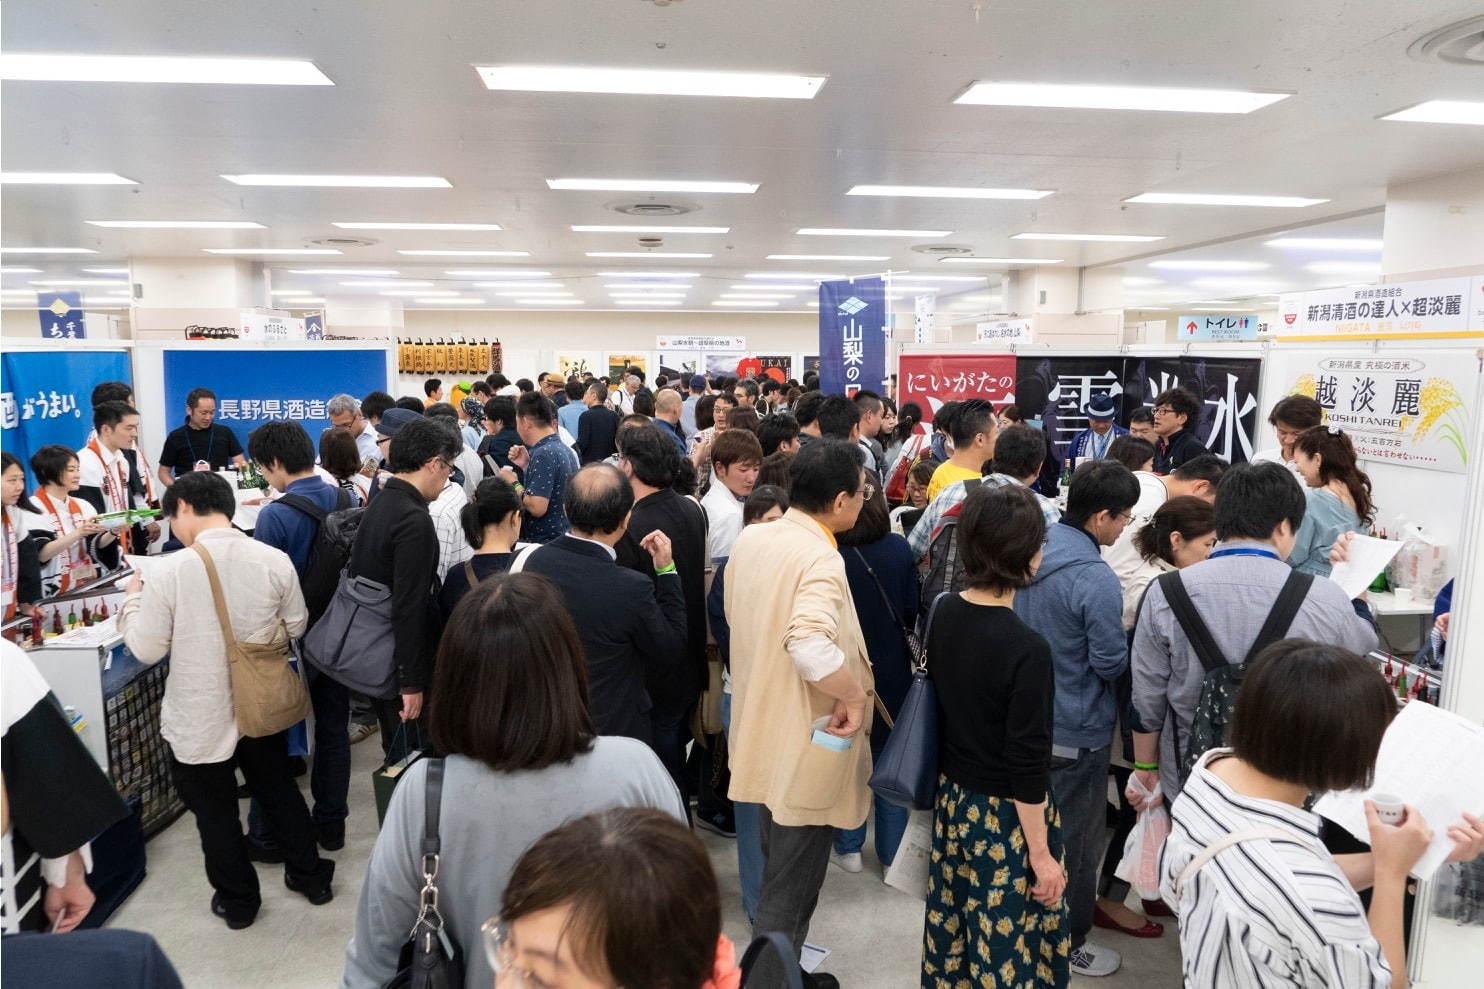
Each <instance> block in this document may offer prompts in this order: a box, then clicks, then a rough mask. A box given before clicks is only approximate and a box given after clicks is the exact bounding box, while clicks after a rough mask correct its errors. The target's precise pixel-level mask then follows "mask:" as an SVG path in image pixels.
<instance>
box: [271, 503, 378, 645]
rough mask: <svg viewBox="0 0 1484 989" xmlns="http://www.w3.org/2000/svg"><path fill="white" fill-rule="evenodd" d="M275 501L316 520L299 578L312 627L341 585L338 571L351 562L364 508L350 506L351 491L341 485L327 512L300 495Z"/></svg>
mask: <svg viewBox="0 0 1484 989" xmlns="http://www.w3.org/2000/svg"><path fill="white" fill-rule="evenodd" d="M277 503H278V504H280V505H287V506H288V507H290V508H292V509H294V510H295V511H298V512H302V513H303V514H305V515H308V516H309V517H310V518H312V519H314V522H315V534H314V542H313V544H311V546H310V547H309V562H307V563H306V564H305V565H304V574H303V576H302V577H300V578H299V586H300V588H302V589H303V591H304V604H305V605H306V606H307V607H308V609H309V626H308V627H310V628H313V627H314V623H315V622H317V621H319V620H320V616H322V615H323V614H324V613H325V609H326V608H328V607H329V606H330V599H331V598H332V597H334V596H335V588H336V587H339V586H340V573H341V571H343V570H344V569H345V567H346V564H348V563H349V562H350V548H351V546H352V545H354V543H355V541H356V532H357V531H359V530H360V528H361V516H362V515H364V514H365V512H366V510H365V509H364V508H359V507H354V506H352V505H351V503H350V493H349V492H348V491H346V490H345V489H344V488H340V489H339V490H338V491H337V492H336V497H335V508H334V509H333V510H332V511H326V510H325V509H323V508H321V507H319V506H318V505H316V504H315V503H314V502H312V501H310V500H309V499H308V498H305V497H304V496H303V495H295V494H286V495H284V496H283V497H282V498H279V499H278V502H277Z"/></svg>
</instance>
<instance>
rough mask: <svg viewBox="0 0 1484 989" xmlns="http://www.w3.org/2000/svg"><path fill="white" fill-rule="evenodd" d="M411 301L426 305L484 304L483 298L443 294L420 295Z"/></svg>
mask: <svg viewBox="0 0 1484 989" xmlns="http://www.w3.org/2000/svg"><path fill="white" fill-rule="evenodd" d="M412 301H413V302H416V303H419V304H421V305H427V306H441V305H461V306H482V305H484V300H483V299H472V298H463V297H453V296H443V295H430V296H422V297H420V298H416V299H413V300H412Z"/></svg>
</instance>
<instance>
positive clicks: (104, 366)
mask: <svg viewBox="0 0 1484 989" xmlns="http://www.w3.org/2000/svg"><path fill="white" fill-rule="evenodd" d="M4 369H5V374H4V381H3V383H0V426H3V427H4V442H3V444H0V445H3V446H4V447H5V449H7V450H9V451H10V452H11V453H13V454H15V455H16V456H17V457H19V458H20V459H21V463H22V464H24V465H26V474H27V476H28V477H29V478H30V480H29V481H28V482H27V484H26V490H27V491H33V490H35V488H36V478H35V477H34V476H31V454H33V453H35V452H36V451H37V450H39V449H41V448H42V447H44V446H47V445H48V444H51V443H60V444H61V445H62V446H65V447H68V448H70V449H73V450H76V449H79V448H80V447H81V446H82V445H83V441H85V440H86V439H87V438H88V433H89V432H90V431H91V430H92V428H93V406H92V396H93V388H94V387H95V386H97V385H99V384H102V383H103V382H105V381H127V382H132V381H133V376H132V375H131V374H130V372H129V355H128V354H127V353H126V352H125V351H122V350H83V351H72V352H68V351H56V350H48V351H39V350H38V351H31V350H21V351H12V352H9V353H7V354H5V358H4Z"/></svg>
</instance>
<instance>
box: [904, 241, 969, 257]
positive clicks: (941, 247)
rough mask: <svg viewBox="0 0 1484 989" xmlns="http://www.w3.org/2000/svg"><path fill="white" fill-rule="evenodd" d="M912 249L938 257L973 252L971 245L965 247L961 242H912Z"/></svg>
mask: <svg viewBox="0 0 1484 989" xmlns="http://www.w3.org/2000/svg"><path fill="white" fill-rule="evenodd" d="M912 250H913V251H915V252H916V253H918V254H929V255H932V256H933V257H938V258H946V257H952V256H954V255H955V254H973V253H974V249H973V248H972V247H965V246H963V245H962V244H914V245H913V246H912Z"/></svg>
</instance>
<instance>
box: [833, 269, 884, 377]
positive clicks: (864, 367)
mask: <svg viewBox="0 0 1484 989" xmlns="http://www.w3.org/2000/svg"><path fill="white" fill-rule="evenodd" d="M886 326H887V316H886V280H885V279H883V278H857V279H855V280H853V281H843V282H820V284H819V390H820V391H822V392H824V393H825V394H826V395H854V394H855V393H856V392H858V391H861V390H862V389H869V390H871V391H880V390H881V382H882V381H883V380H885V378H886Z"/></svg>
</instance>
